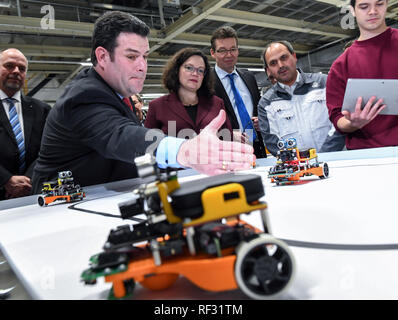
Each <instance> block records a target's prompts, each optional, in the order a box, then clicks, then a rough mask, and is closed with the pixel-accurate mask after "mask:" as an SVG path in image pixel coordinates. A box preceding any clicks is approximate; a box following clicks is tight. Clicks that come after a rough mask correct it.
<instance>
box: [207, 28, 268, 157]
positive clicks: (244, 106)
mask: <svg viewBox="0 0 398 320" xmlns="http://www.w3.org/2000/svg"><path fill="white" fill-rule="evenodd" d="M210 54H211V56H212V57H213V58H214V59H215V60H216V66H215V68H214V69H213V70H212V72H213V74H214V76H215V86H214V89H215V93H216V95H217V96H219V97H220V98H221V99H223V100H224V105H225V109H226V111H227V116H228V118H229V121H230V122H231V125H232V128H233V129H240V131H241V132H244V133H246V134H248V139H249V141H250V142H251V143H253V147H254V154H255V155H256V157H257V158H266V157H267V154H266V152H265V146H264V143H263V140H262V137H261V134H260V133H259V126H258V118H257V104H258V101H259V100H260V92H259V90H258V86H257V82H256V78H255V77H254V75H253V74H252V73H251V72H250V71H248V70H244V69H237V68H236V63H237V62H238V56H239V49H238V37H237V34H236V31H235V30H234V29H233V28H231V27H221V28H218V29H217V30H215V31H214V33H213V35H212V38H211V49H210Z"/></svg>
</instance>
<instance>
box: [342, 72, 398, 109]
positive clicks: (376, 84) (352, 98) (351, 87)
mask: <svg viewBox="0 0 398 320" xmlns="http://www.w3.org/2000/svg"><path fill="white" fill-rule="evenodd" d="M372 96H376V98H377V99H376V100H375V101H377V100H378V99H381V98H383V100H384V104H385V105H386V107H385V108H384V110H383V111H382V112H380V114H385V115H398V79H348V81H347V86H346V89H345V94H344V101H343V106H342V110H348V111H350V112H354V110H355V105H356V102H357V99H358V97H362V108H364V107H365V104H366V103H367V102H368V100H369V99H370V98H371V97H372Z"/></svg>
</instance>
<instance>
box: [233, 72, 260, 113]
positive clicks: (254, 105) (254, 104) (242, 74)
mask: <svg viewBox="0 0 398 320" xmlns="http://www.w3.org/2000/svg"><path fill="white" fill-rule="evenodd" d="M236 71H237V72H238V74H239V76H240V77H241V78H242V80H243V82H244V83H245V85H246V87H247V89H249V91H250V95H251V96H252V103H253V116H255V117H256V116H257V103H256V98H255V97H256V93H255V90H258V89H257V88H253V86H251V85H250V82H249V80H248V78H247V73H245V72H242V71H240V70H238V69H236Z"/></svg>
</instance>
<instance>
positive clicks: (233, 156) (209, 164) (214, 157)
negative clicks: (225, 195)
mask: <svg viewBox="0 0 398 320" xmlns="http://www.w3.org/2000/svg"><path fill="white" fill-rule="evenodd" d="M225 119H226V113H225V111H224V110H221V111H220V113H219V114H218V116H217V117H216V118H214V119H213V121H212V122H210V123H209V124H208V125H207V126H206V127H205V128H204V129H203V130H202V131H201V133H200V134H199V135H197V136H196V137H194V138H192V139H190V140H187V141H186V142H184V143H183V144H182V145H181V147H180V150H179V151H178V154H177V161H178V163H179V164H181V165H183V166H184V167H191V168H193V169H195V170H197V171H199V172H201V173H204V174H207V175H216V174H222V173H226V172H228V171H237V170H248V169H250V168H251V167H252V164H253V163H254V162H255V160H256V157H255V155H254V154H253V152H254V150H253V147H252V146H251V145H248V144H243V143H240V142H236V141H222V140H220V139H219V138H218V137H217V132H218V130H219V129H220V128H221V126H222V125H223V123H224V121H225Z"/></svg>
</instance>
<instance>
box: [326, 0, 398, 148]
mask: <svg viewBox="0 0 398 320" xmlns="http://www.w3.org/2000/svg"><path fill="white" fill-rule="evenodd" d="M387 4H388V0H351V12H352V14H353V15H354V16H355V18H356V21H357V24H358V27H359V31H360V36H359V38H358V40H357V41H355V42H354V43H353V44H352V46H350V47H349V48H348V49H347V50H345V51H344V53H343V54H342V55H341V56H340V57H339V58H337V60H336V61H335V62H334V63H333V65H332V67H331V69H330V72H329V75H328V80H327V84H326V104H327V106H328V108H329V118H330V120H331V121H332V122H333V124H334V126H335V127H336V129H337V130H339V131H340V132H343V133H347V135H346V146H347V149H362V148H376V147H386V146H396V145H398V116H391V115H379V113H380V111H381V110H382V109H384V108H385V105H383V99H379V100H377V101H376V97H372V98H370V99H369V101H367V102H366V104H365V107H364V109H363V110H361V104H362V98H361V97H358V100H357V103H356V106H355V111H354V112H353V113H350V112H348V111H341V106H342V104H343V99H344V93H345V88H346V84H347V80H348V79H349V78H367V79H398V58H397V52H398V30H397V29H392V28H389V27H387V25H386V22H385V16H386V12H387Z"/></svg>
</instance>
